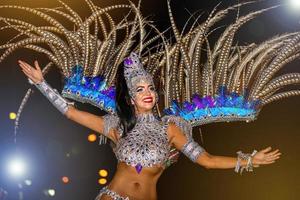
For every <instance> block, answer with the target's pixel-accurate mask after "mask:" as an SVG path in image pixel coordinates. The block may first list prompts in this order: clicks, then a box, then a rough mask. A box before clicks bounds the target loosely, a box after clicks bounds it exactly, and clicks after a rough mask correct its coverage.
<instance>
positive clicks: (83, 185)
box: [0, 0, 300, 200]
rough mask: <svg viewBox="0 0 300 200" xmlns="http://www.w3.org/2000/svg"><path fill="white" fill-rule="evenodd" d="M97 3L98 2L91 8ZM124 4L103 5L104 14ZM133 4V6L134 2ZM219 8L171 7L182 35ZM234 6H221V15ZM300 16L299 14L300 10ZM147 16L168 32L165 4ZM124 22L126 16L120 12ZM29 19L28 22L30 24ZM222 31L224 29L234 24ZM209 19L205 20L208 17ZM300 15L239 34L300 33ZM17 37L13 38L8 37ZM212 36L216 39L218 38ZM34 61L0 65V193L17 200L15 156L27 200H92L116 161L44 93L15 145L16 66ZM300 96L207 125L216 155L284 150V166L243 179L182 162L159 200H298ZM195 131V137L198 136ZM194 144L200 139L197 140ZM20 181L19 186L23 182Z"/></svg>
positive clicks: (294, 67) (79, 5) (155, 0)
mask: <svg viewBox="0 0 300 200" xmlns="http://www.w3.org/2000/svg"><path fill="white" fill-rule="evenodd" d="M65 2H66V3H68V4H69V5H70V6H71V7H72V8H74V10H76V11H78V12H79V13H80V15H81V16H88V15H89V10H88V7H87V6H86V4H85V3H84V1H83V0H76V1H74V0H72V1H71V0H65ZM94 2H95V1H94ZM120 2H122V3H126V1H101V0H98V1H96V2H95V3H96V4H97V5H99V6H101V7H104V6H109V5H112V4H117V3H120ZM134 2H136V1H134ZM218 2H219V1H213V0H210V1H192V0H181V1H180V0H173V1H172V8H173V13H174V17H175V20H176V22H177V25H178V27H179V28H180V29H181V28H182V27H183V25H184V22H185V21H186V20H187V18H188V17H189V14H188V11H189V12H195V11H197V10H203V11H204V15H203V16H207V14H208V13H209V11H210V10H211V9H212V8H213V7H214V6H215V5H217V3H218ZM278 2H280V1H263V2H259V3H257V4H254V5H252V6H247V7H245V8H244V9H243V10H242V11H241V12H242V14H243V13H245V12H246V11H248V10H255V9H259V8H265V7H268V6H271V5H275V4H277V3H278ZM284 2H287V1H284ZM234 3H237V1H231V0H230V1H229V0H226V1H223V2H222V4H221V5H220V8H224V7H226V6H229V5H232V4H234ZM0 4H1V5H5V4H17V5H23V6H29V7H56V6H58V5H59V4H58V3H57V2H56V1H52V0H39V1H34V0H23V1H22V2H21V1H17V0H5V1H4V0H3V1H1V2H0ZM298 12H299V11H298ZM142 13H143V14H144V16H149V15H151V16H152V19H153V20H155V21H156V24H157V26H158V27H159V28H160V29H161V30H163V29H165V28H167V27H168V26H169V24H170V23H169V20H168V16H167V6H166V1H161V0H160V1H159V0H151V1H150V0H145V1H143V2H142ZM115 14H116V15H119V17H120V16H122V15H123V14H122V13H115ZM0 16H20V18H23V17H24V19H26V20H28V21H29V22H32V21H35V20H36V22H41V21H40V20H38V19H37V17H32V16H33V15H31V14H24V13H22V12H16V11H13V10H11V9H0ZM25 17H26V18H25ZM234 17H235V16H234V15H232V18H230V17H229V19H228V20H225V21H223V22H222V23H221V24H223V25H226V24H228V23H229V22H230V20H233V19H234ZM203 19H205V17H203ZM299 19H300V15H299V14H297V12H294V11H292V10H290V9H289V8H288V7H280V8H277V9H275V10H272V11H269V12H267V13H265V14H263V15H261V16H259V17H258V18H257V19H255V20H253V21H251V22H249V23H247V24H246V25H245V26H244V27H243V28H242V29H241V30H240V31H239V32H238V34H237V36H236V39H237V40H238V41H239V42H240V43H250V42H261V41H263V40H265V39H267V38H270V37H272V36H274V35H277V34H280V33H285V32H293V31H299V30H300V27H299ZM11 33H13V32H11ZM11 33H10V32H6V31H3V32H1V33H0V38H1V44H3V43H4V42H5V41H7V40H8V39H9V38H11V36H10V34H11ZM14 34H15V33H14ZM213 37H215V36H213ZM18 59H24V60H26V61H28V62H32V61H33V60H35V59H38V60H39V61H40V63H41V65H42V66H43V64H46V63H47V60H46V58H45V57H44V56H40V55H38V54H36V53H32V52H30V51H25V50H18V51H16V52H15V53H14V54H13V55H11V56H9V58H8V59H6V60H5V61H4V62H2V63H1V64H0V91H1V93H0V94H1V98H0V99H1V101H0V188H1V187H2V188H4V189H5V190H7V191H8V193H9V196H8V199H9V200H14V199H17V180H14V179H12V178H11V177H9V176H8V174H7V171H6V169H5V165H6V161H7V159H8V158H9V157H10V156H12V155H13V154H14V153H15V152H16V151H17V152H18V153H19V154H21V155H22V156H24V158H25V159H26V161H27V162H28V165H29V167H28V168H29V170H28V173H27V174H26V177H24V178H29V179H31V180H32V181H33V184H32V186H30V187H24V199H25V200H44V199H45V200H46V199H51V198H50V197H46V196H45V195H44V194H43V190H44V189H48V188H55V189H56V196H55V197H54V198H52V199H57V200H62V199H65V200H66V199H67V200H69V199H70V200H71V199H72V200H87V199H94V197H95V196H96V195H97V193H98V190H99V189H100V188H101V187H102V186H100V185H99V184H98V178H99V175H98V170H99V169H107V170H108V172H109V177H108V179H109V180H111V178H112V176H113V174H114V171H115V166H116V160H115V158H114V155H113V154H112V152H111V150H110V148H109V146H108V145H104V146H99V145H98V144H97V142H95V143H89V142H88V141H87V135H88V134H89V133H92V131H90V130H88V129H86V128H84V127H81V126H79V125H77V124H75V123H73V122H71V121H69V120H67V119H66V118H65V117H64V116H62V115H61V114H60V113H59V112H58V111H57V110H56V109H55V108H54V107H53V106H52V105H51V104H50V103H49V102H48V101H47V100H46V98H44V97H43V96H42V95H41V94H40V93H39V92H35V93H34V94H33V96H32V98H31V99H30V100H29V102H28V104H27V106H26V107H25V109H24V112H23V115H22V117H21V120H20V123H21V125H20V130H19V135H18V143H17V148H16V146H15V145H14V143H13V138H14V137H13V126H14V125H13V123H14V121H12V120H10V119H9V113H10V112H16V111H17V109H18V106H19V104H20V102H21V100H22V98H23V96H24V94H25V91H26V89H27V88H29V87H30V85H29V84H28V82H27V80H26V78H25V77H24V76H23V74H22V73H21V71H20V70H19V68H18V66H17V60H18ZM283 71H285V72H287V71H289V72H292V71H294V72H300V70H299V62H294V63H292V64H289V65H288V66H287V67H286V68H285V69H283ZM46 79H47V81H48V82H49V83H50V84H51V85H52V86H53V87H55V88H58V89H61V87H62V85H61V82H60V80H61V79H60V75H59V73H58V72H57V71H56V70H52V71H51V72H50V73H49V74H48V75H47V78H46ZM299 100H300V97H292V98H289V99H285V100H282V101H280V102H275V103H272V104H270V105H268V106H266V107H265V108H264V109H263V110H262V111H261V113H260V115H259V117H258V120H256V121H255V122H252V123H244V122H234V123H218V124H217V123H215V124H209V125H205V126H202V127H201V128H202V133H203V137H204V144H203V146H204V147H205V148H206V149H207V150H208V152H209V153H211V154H214V155H228V156H235V155H236V151H238V150H243V151H244V152H250V151H252V150H253V149H258V150H259V149H262V148H265V147H267V146H269V145H270V146H272V147H273V148H279V149H280V150H281V152H282V154H283V155H282V157H281V159H280V160H279V161H278V162H277V163H276V164H273V165H271V166H263V167H261V168H258V169H255V172H254V173H244V174H243V175H242V176H240V175H238V174H235V173H234V172H233V169H232V170H206V169H204V168H202V167H199V166H196V165H195V164H193V163H192V162H190V161H189V160H187V159H186V158H184V157H181V159H180V161H179V162H178V163H177V164H175V165H173V166H171V167H170V168H168V170H166V171H165V172H164V174H163V175H162V177H161V178H160V180H159V183H158V187H157V188H158V199H172V200H175V199H176V200H179V199H190V200H196V199H211V200H221V199H226V200H227V199H228V200H234V199H245V200H248V199H249V200H250V199H255V200H266V199H271V200H296V199H300V190H299V189H300V183H299V178H300V172H299V167H300V162H299V159H300V156H299V150H300V145H299V144H300V143H299V139H300V136H299V123H300V118H299V114H300V101H299ZM78 106H79V108H81V109H84V110H88V111H90V112H93V113H96V114H99V115H102V114H104V113H103V112H101V111H100V110H97V109H96V108H94V107H92V106H88V105H82V104H78ZM196 132H197V131H196ZM195 138H196V140H197V141H199V142H200V137H199V135H198V134H196V137H195ZM62 176H69V177H70V183H69V184H67V185H65V184H63V183H62V182H61V177H62ZM22 180H23V179H22ZM19 181H21V180H19Z"/></svg>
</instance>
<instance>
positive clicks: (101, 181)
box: [98, 178, 107, 185]
mask: <svg viewBox="0 0 300 200" xmlns="http://www.w3.org/2000/svg"><path fill="white" fill-rule="evenodd" d="M98 183H99V184H100V185H105V184H106V183H107V180H106V179H105V178H100V179H99V180H98Z"/></svg>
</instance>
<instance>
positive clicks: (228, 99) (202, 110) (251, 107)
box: [164, 86, 260, 126]
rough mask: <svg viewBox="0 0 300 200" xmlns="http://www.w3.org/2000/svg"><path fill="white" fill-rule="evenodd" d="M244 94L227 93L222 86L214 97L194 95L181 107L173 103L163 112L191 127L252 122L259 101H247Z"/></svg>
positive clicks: (256, 113)
mask: <svg viewBox="0 0 300 200" xmlns="http://www.w3.org/2000/svg"><path fill="white" fill-rule="evenodd" d="M245 94H246V93H245ZM245 94H243V95H241V94H238V93H234V92H233V93H229V92H228V91H227V89H226V87H225V86H223V87H220V88H219V90H218V93H217V94H216V95H215V96H205V97H200V96H199V95H194V96H193V97H192V101H191V102H188V101H185V102H183V104H182V106H180V105H179V103H178V102H176V101H173V102H172V104H171V106H170V107H169V108H167V109H165V110H164V111H165V113H166V114H167V115H177V116H181V117H182V118H184V119H185V120H187V121H189V122H191V124H192V126H198V125H203V124H207V123H211V122H225V121H228V122H229V121H253V120H255V118H256V116H257V115H258V113H259V105H260V101H259V100H256V101H248V100H247V98H246V95H245Z"/></svg>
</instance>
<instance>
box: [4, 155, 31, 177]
mask: <svg viewBox="0 0 300 200" xmlns="http://www.w3.org/2000/svg"><path fill="white" fill-rule="evenodd" d="M7 169H8V172H9V173H10V174H11V175H12V176H14V177H19V176H22V175H23V174H24V173H25V170H26V165H25V163H24V162H23V160H22V159H20V158H13V159H12V160H10V161H9V162H8V165H7Z"/></svg>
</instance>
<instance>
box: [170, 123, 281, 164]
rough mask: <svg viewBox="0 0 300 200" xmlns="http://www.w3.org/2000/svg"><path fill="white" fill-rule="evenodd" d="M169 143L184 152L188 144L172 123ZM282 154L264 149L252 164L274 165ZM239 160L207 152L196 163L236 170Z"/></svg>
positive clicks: (258, 153) (253, 159)
mask: <svg viewBox="0 0 300 200" xmlns="http://www.w3.org/2000/svg"><path fill="white" fill-rule="evenodd" d="M167 133H168V136H169V141H170V143H171V144H172V145H174V146H175V148H177V149H178V150H180V151H182V150H183V148H184V146H185V144H187V142H189V141H188V138H187V137H186V136H185V135H184V134H183V132H182V130H181V129H180V128H179V127H178V126H176V125H175V124H173V123H170V124H169V126H168V130H167ZM280 155H281V153H280V152H279V150H278V149H277V150H274V151H271V147H268V148H266V149H263V150H261V151H259V152H257V153H256V154H255V155H254V157H253V158H252V163H253V165H254V167H257V166H259V165H266V164H271V163H274V162H275V160H277V159H278V158H279V157H280ZM237 161H238V159H237V158H235V157H227V156H215V155H211V154H209V153H208V152H207V151H204V152H202V153H201V154H200V155H199V156H198V157H197V159H196V160H195V162H196V163H198V164H199V165H201V166H203V167H205V168H207V169H229V168H235V167H236V164H237ZM240 165H241V166H242V167H243V166H246V165H247V161H246V160H241V163H240Z"/></svg>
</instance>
